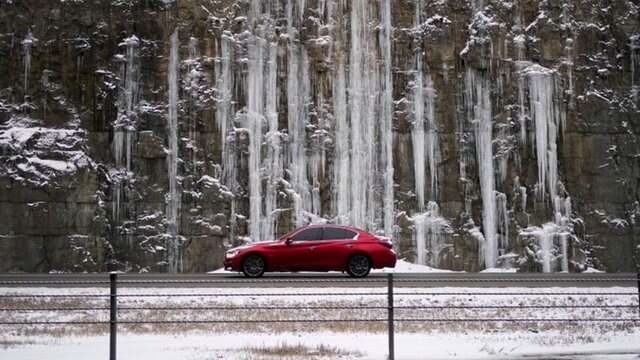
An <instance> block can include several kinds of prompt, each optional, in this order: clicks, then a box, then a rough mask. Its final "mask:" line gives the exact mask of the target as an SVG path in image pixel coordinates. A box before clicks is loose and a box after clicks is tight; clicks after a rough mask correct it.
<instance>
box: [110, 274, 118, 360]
mask: <svg viewBox="0 0 640 360" xmlns="http://www.w3.org/2000/svg"><path fill="white" fill-rule="evenodd" d="M109 277H110V279H111V296H110V302H111V310H110V316H109V360H116V335H117V333H118V298H117V295H116V294H117V290H118V283H117V281H118V273H116V272H112V273H111V274H110V276H109Z"/></svg>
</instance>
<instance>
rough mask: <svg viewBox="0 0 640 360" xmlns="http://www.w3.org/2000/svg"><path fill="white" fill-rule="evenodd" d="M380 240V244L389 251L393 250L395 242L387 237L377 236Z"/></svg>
mask: <svg viewBox="0 0 640 360" xmlns="http://www.w3.org/2000/svg"><path fill="white" fill-rule="evenodd" d="M376 237H377V238H378V240H380V244H382V245H384V246H386V247H388V248H389V249H393V240H391V239H390V238H388V237H385V236H376Z"/></svg>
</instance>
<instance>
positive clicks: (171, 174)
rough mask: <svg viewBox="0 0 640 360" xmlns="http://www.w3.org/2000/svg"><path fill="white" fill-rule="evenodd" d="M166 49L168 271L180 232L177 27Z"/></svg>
mask: <svg viewBox="0 0 640 360" xmlns="http://www.w3.org/2000/svg"><path fill="white" fill-rule="evenodd" d="M170 45H171V47H170V52H169V69H168V70H169V71H168V77H169V78H168V83H169V94H168V95H169V103H168V111H167V130H168V134H167V143H168V146H169V149H168V150H169V151H168V154H167V177H168V179H169V192H168V193H167V194H166V203H167V209H166V217H167V233H168V234H169V238H168V242H169V243H168V244H167V251H168V253H167V258H168V263H169V270H170V271H171V272H178V271H179V270H180V269H179V265H180V258H179V254H178V234H179V231H180V216H179V214H180V203H181V196H180V189H179V188H178V91H179V88H178V86H179V76H180V74H179V70H180V68H179V67H180V57H179V56H180V54H179V39H178V29H176V30H174V32H173V34H172V35H171V39H170Z"/></svg>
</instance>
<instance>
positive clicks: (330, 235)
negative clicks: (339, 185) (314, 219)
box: [224, 224, 396, 277]
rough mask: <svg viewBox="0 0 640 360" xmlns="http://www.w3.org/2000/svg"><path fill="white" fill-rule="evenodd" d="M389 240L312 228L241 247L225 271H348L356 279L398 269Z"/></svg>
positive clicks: (347, 229) (357, 232) (226, 263)
mask: <svg viewBox="0 0 640 360" xmlns="http://www.w3.org/2000/svg"><path fill="white" fill-rule="evenodd" d="M395 265H396V253H395V252H394V251H393V244H392V242H391V241H390V240H389V239H388V238H384V237H378V236H375V235H372V234H369V233H368V232H366V231H363V230H360V229H356V228H353V227H350V226H342V225H328V224H325V225H310V226H304V227H301V228H299V229H296V230H293V231H292V232H290V233H288V234H287V235H285V236H283V237H282V238H280V239H279V240H275V241H266V242H259V243H253V244H248V245H244V246H239V247H236V248H233V249H230V250H228V251H227V253H226V256H225V259H224V268H225V270H231V271H241V272H242V273H244V275H245V276H247V277H259V276H262V275H263V274H264V273H265V272H271V271H346V272H347V273H348V274H349V275H351V276H354V277H363V276H367V275H368V274H369V271H371V269H372V268H374V269H380V268H383V267H395Z"/></svg>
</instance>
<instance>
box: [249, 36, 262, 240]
mask: <svg viewBox="0 0 640 360" xmlns="http://www.w3.org/2000/svg"><path fill="white" fill-rule="evenodd" d="M265 45H266V41H265V40H264V39H262V38H260V37H257V36H253V35H252V37H251V39H250V42H249V46H248V47H249V50H248V56H249V70H248V74H247V85H246V86H245V89H247V114H246V119H245V122H246V124H245V127H246V128H247V129H249V166H248V168H249V208H250V210H249V219H250V220H249V236H250V237H251V239H252V240H253V241H257V240H259V239H260V237H261V234H260V218H261V211H260V210H261V207H262V186H261V179H260V166H261V144H262V121H263V114H264V101H263V96H264V49H265Z"/></svg>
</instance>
